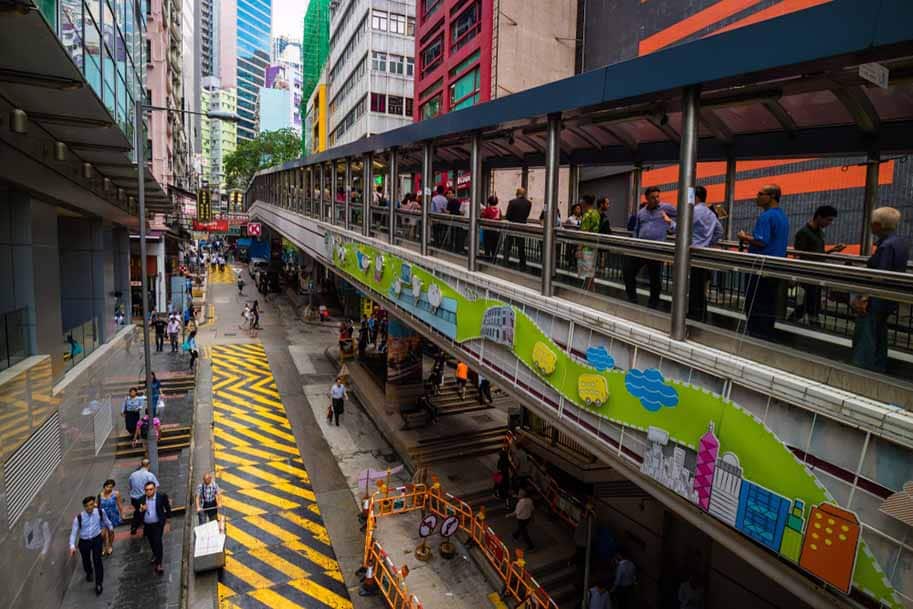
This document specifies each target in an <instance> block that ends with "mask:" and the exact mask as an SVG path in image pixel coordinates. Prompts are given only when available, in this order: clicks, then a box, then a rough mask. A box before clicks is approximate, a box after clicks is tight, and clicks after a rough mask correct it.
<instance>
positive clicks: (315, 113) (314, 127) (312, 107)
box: [301, 69, 327, 156]
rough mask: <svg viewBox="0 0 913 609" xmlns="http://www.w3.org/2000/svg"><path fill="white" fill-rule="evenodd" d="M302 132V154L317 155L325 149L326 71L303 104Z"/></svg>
mask: <svg viewBox="0 0 913 609" xmlns="http://www.w3.org/2000/svg"><path fill="white" fill-rule="evenodd" d="M304 107H305V114H304V126H303V132H302V136H303V137H302V140H301V141H302V143H303V145H304V150H303V154H304V156H307V155H309V154H317V153H318V152H323V151H324V150H326V149H327V71H326V69H324V70H323V72H321V74H320V78H319V79H318V80H317V85H316V86H315V87H314V91H313V93H311V96H310V97H309V98H308V100H307V101H306V102H305V106H304Z"/></svg>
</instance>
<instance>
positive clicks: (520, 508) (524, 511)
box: [508, 488, 536, 552]
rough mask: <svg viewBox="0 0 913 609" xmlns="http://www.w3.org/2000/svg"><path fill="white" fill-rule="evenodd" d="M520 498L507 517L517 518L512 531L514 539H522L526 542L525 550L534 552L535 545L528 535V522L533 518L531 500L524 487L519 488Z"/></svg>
mask: <svg viewBox="0 0 913 609" xmlns="http://www.w3.org/2000/svg"><path fill="white" fill-rule="evenodd" d="M519 496H520V499H518V500H517V506H516V507H515V508H514V511H513V512H511V513H510V514H509V515H508V517H513V518H516V519H517V530H516V531H514V539H519V540H522V541H523V543H525V544H526V551H527V552H534V551H535V550H536V546H535V544H534V543H533V540H532V539H530V537H529V523H530V521H531V520H532V519H533V509H534V506H533V500H532V499H531V498H530V496H529V493H528V492H527V490H526V489H525V488H521V489H520V494H519Z"/></svg>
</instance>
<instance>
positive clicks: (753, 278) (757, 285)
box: [745, 275, 780, 339]
mask: <svg viewBox="0 0 913 609" xmlns="http://www.w3.org/2000/svg"><path fill="white" fill-rule="evenodd" d="M779 291H780V280H779V279H774V278H772V277H759V276H757V275H749V277H748V284H747V286H746V288H745V316H746V318H747V319H748V324H747V326H748V334H750V335H751V336H757V337H758V338H766V339H771V338H773V334H774V323H775V322H776V321H777V297H778V296H779Z"/></svg>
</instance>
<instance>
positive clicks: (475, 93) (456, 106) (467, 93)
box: [450, 68, 480, 110]
mask: <svg viewBox="0 0 913 609" xmlns="http://www.w3.org/2000/svg"><path fill="white" fill-rule="evenodd" d="M479 84H480V82H479V68H475V69H474V70H471V71H470V72H467V73H466V75H465V76H463V77H462V78H460V79H459V80H457V81H456V82H454V83H453V84H451V85H450V109H451V110H462V109H463V108H468V107H469V106H472V105H475V104H477V103H478V102H479Z"/></svg>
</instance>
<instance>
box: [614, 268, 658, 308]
mask: <svg viewBox="0 0 913 609" xmlns="http://www.w3.org/2000/svg"><path fill="white" fill-rule="evenodd" d="M644 266H646V267H647V276H648V277H649V278H650V299H649V300H648V301H647V306H650V307H655V306H656V305H658V304H659V293H660V291H661V290H662V272H663V263H662V262H660V261H659V260H647V259H646V258H634V257H633V256H626V257H625V261H624V266H623V267H622V272H623V274H624V279H625V293H626V294H627V296H628V300H629V301H631V302H637V274H638V273H639V272H640V269H641V268H643V267H644Z"/></svg>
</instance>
